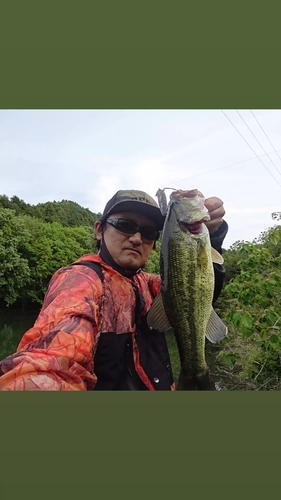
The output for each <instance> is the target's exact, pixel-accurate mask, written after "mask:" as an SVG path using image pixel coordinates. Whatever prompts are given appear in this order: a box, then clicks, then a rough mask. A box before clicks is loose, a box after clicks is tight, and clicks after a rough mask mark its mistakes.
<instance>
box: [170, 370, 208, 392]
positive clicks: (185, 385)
mask: <svg viewBox="0 0 281 500" xmlns="http://www.w3.org/2000/svg"><path fill="white" fill-rule="evenodd" d="M216 390H217V389H216V386H215V383H214V382H213V380H212V379H211V375H210V371H209V370H207V371H206V372H205V373H204V374H203V375H197V376H195V377H191V376H190V375H188V376H187V375H185V374H184V373H183V371H182V370H181V372H180V375H179V380H178V384H177V391H216Z"/></svg>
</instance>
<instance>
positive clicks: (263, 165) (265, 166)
mask: <svg viewBox="0 0 281 500" xmlns="http://www.w3.org/2000/svg"><path fill="white" fill-rule="evenodd" d="M221 111H222V113H223V114H224V116H225V117H226V118H227V119H228V121H230V123H231V125H232V126H233V127H234V128H235V130H236V131H237V132H238V134H239V135H240V136H241V137H242V139H243V140H244V141H245V142H246V144H247V145H248V146H249V148H250V149H251V150H252V151H253V153H254V154H255V155H256V158H258V159H259V161H260V162H261V163H262V164H263V166H264V168H266V170H267V171H268V173H269V174H270V175H271V177H273V179H274V180H275V182H277V184H278V186H280V187H281V184H280V183H279V182H278V180H277V179H275V177H274V175H273V174H272V173H271V172H270V170H269V169H268V168H267V166H266V164H265V163H264V162H263V161H262V160H261V159H260V157H259V156H258V155H257V153H256V152H255V150H254V149H253V148H252V146H250V144H249V143H248V141H247V140H246V139H245V137H244V136H243V135H242V134H241V132H239V130H238V128H237V127H236V126H235V125H234V123H233V122H232V121H231V120H230V118H228V116H227V114H226V113H225V112H224V111H223V110H221Z"/></svg>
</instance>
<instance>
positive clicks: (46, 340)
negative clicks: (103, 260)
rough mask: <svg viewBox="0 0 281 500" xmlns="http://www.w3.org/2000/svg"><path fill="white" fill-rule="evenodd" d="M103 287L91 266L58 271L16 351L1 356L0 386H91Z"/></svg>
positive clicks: (53, 388) (23, 388) (55, 388)
mask: <svg viewBox="0 0 281 500" xmlns="http://www.w3.org/2000/svg"><path fill="white" fill-rule="evenodd" d="M102 293H103V288H102V283H101V280H100V278H99V277H98V276H96V275H95V273H93V271H92V270H91V269H88V268H83V270H81V267H80V266H73V267H71V268H70V267H68V268H63V269H60V270H59V271H57V272H56V273H55V274H54V276H53V278H52V279H51V281H50V284H49V288H48V291H47V293H46V296H45V299H44V303H43V307H42V310H41V312H40V314H39V316H38V318H37V320H36V322H35V324H34V326H33V327H32V328H31V329H30V330H28V331H27V332H26V333H25V334H24V336H23V338H22V339H21V342H20V344H19V346H18V349H17V352H16V353H15V354H13V355H11V356H8V357H7V358H5V359H4V360H3V361H2V362H0V375H1V376H0V390H7V391H9V390H11V391H12V390H21V391H32V390H40V391H41V390H48V391H62V390H69V391H75V390H89V389H94V387H95V384H96V381H97V377H96V376H95V374H94V363H93V353H94V351H95V347H96V337H97V325H98V315H99V309H100V303H101V297H102Z"/></svg>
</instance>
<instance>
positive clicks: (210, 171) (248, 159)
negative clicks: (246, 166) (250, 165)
mask: <svg viewBox="0 0 281 500" xmlns="http://www.w3.org/2000/svg"><path fill="white" fill-rule="evenodd" d="M278 151H281V149H279V150H278ZM272 153H274V151H272ZM262 156H266V155H265V154H264V155H259V156H258V158H261V157H262ZM256 158H257V155H256V156H252V158H247V160H241V161H237V162H235V163H230V164H229V165H224V166H223V167H218V168H214V169H213V170H206V172H201V174H195V175H191V176H190V177H185V178H184V179H180V180H179V181H173V182H172V184H177V183H178V182H182V181H186V180H188V179H193V178H194V177H200V176H201V175H207V174H211V173H213V172H216V171H217V170H221V169H222V168H227V167H233V166H235V165H239V164H240V163H245V162H246V161H251V160H256Z"/></svg>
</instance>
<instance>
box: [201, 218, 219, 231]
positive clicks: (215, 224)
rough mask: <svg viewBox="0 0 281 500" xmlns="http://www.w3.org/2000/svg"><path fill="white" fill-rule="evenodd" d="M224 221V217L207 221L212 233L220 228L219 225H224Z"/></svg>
mask: <svg viewBox="0 0 281 500" xmlns="http://www.w3.org/2000/svg"><path fill="white" fill-rule="evenodd" d="M222 223H223V219H215V220H209V221H206V222H205V224H206V226H207V228H208V231H209V233H210V234H214V233H215V232H216V231H217V230H218V229H219V227H220V226H221V225H222Z"/></svg>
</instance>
